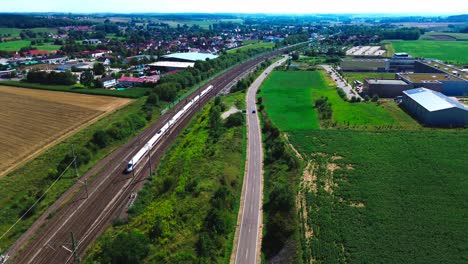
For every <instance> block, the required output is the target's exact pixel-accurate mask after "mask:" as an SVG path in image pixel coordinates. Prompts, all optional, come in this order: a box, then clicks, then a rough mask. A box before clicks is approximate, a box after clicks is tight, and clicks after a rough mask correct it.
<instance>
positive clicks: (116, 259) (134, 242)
mask: <svg viewBox="0 0 468 264" xmlns="http://www.w3.org/2000/svg"><path fill="white" fill-rule="evenodd" d="M148 250H149V245H148V239H147V238H146V237H145V236H144V235H142V234H139V233H136V232H134V231H131V232H130V233H121V234H119V235H118V236H117V237H116V238H115V239H113V240H110V239H109V240H105V241H104V243H103V245H102V256H101V260H100V262H101V263H113V264H124V263H135V264H138V263H143V258H144V257H146V255H147V254H148Z"/></svg>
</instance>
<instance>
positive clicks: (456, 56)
mask: <svg viewBox="0 0 468 264" xmlns="http://www.w3.org/2000/svg"><path fill="white" fill-rule="evenodd" d="M391 43H392V46H393V48H394V50H395V52H408V53H409V54H411V55H412V56H413V57H425V58H434V59H439V60H442V61H449V62H451V63H460V64H463V63H468V52H466V51H467V50H468V42H466V41H429V40H411V41H392V42H391Z"/></svg>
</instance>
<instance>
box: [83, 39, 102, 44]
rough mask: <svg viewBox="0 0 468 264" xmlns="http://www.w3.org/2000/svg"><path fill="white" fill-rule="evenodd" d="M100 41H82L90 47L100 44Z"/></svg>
mask: <svg viewBox="0 0 468 264" xmlns="http://www.w3.org/2000/svg"><path fill="white" fill-rule="evenodd" d="M101 43H102V41H100V40H99V39H85V40H83V44H91V45H97V44H101Z"/></svg>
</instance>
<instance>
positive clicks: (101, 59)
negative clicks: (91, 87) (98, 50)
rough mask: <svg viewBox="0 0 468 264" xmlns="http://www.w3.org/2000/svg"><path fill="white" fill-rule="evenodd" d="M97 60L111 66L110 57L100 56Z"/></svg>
mask: <svg viewBox="0 0 468 264" xmlns="http://www.w3.org/2000/svg"><path fill="white" fill-rule="evenodd" d="M96 61H98V62H100V63H102V64H103V65H104V66H109V65H111V61H110V59H109V58H106V57H100V58H98V59H97V60H96Z"/></svg>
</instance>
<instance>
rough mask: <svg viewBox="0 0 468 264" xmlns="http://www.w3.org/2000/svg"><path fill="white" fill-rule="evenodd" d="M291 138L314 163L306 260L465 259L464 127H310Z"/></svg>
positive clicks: (467, 154) (467, 155) (467, 185)
mask: <svg viewBox="0 0 468 264" xmlns="http://www.w3.org/2000/svg"><path fill="white" fill-rule="evenodd" d="M289 139H290V141H291V142H292V143H293V145H294V146H295V147H296V148H297V149H298V150H299V152H300V153H302V155H303V157H305V159H306V160H310V161H311V162H312V166H311V167H310V169H308V170H306V171H307V173H306V172H305V173H304V179H305V183H306V184H305V185H303V186H304V187H303V188H305V196H306V201H307V205H306V209H307V210H306V211H305V212H312V213H309V214H303V215H305V217H306V218H307V221H306V222H305V223H304V225H305V226H308V228H309V230H312V231H311V232H308V233H306V237H307V238H306V240H307V241H306V243H305V246H304V247H303V248H304V255H303V260H304V263H309V261H310V260H311V259H314V260H316V261H317V262H319V263H320V262H321V263H465V262H466V250H465V248H466V245H467V243H468V239H467V237H466V233H467V232H468V226H467V225H466V217H465V216H466V207H467V206H468V204H467V201H466V197H467V195H468V191H467V190H468V180H467V178H466V169H467V168H466V161H467V160H468V149H467V148H466V147H465V146H466V144H468V132H467V131H466V130H464V131H440V130H439V131H437V130H430V131H429V130H424V131H384V132H378V133H376V132H365V131H353V130H331V129H330V130H310V131H295V132H292V133H291V134H290V137H289ZM307 175H310V176H307ZM306 176H307V177H306ZM306 230H307V229H306Z"/></svg>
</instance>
